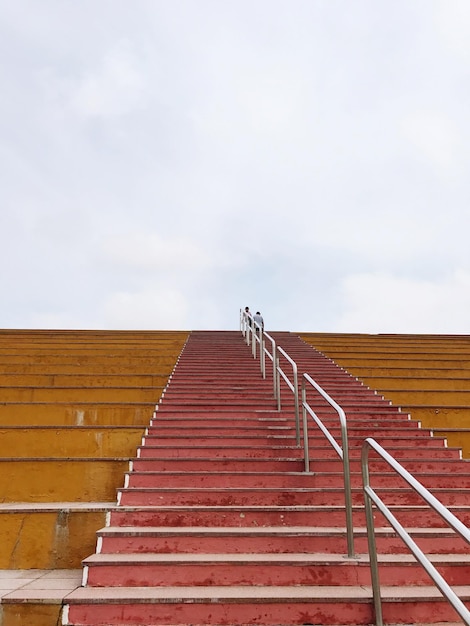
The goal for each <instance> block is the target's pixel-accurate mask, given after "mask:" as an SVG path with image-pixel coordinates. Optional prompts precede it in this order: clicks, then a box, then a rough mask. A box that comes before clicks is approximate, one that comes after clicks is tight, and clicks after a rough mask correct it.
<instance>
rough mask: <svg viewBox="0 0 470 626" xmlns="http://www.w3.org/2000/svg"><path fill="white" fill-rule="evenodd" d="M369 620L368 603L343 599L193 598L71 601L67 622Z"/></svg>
mask: <svg viewBox="0 0 470 626" xmlns="http://www.w3.org/2000/svg"><path fill="white" fill-rule="evenodd" d="M372 621H373V610H372V603H371V602H370V601H369V602H360V601H359V602H354V601H348V600H346V601H344V602H343V603H340V602H339V601H337V602H326V601H325V602H305V601H303V602H298V601H297V600H296V598H295V597H294V598H292V599H289V600H288V601H286V602H276V601H275V600H272V601H270V602H256V603H250V602H241V601H238V602H237V601H232V602H224V601H221V600H219V601H214V602H209V603H207V602H201V601H199V600H198V599H197V598H196V599H194V600H193V601H186V602H182V603H181V602H171V601H170V602H167V603H164V602H162V603H160V604H153V603H152V604H150V603H146V604H131V603H129V604H88V605H87V604H82V605H71V606H70V610H69V619H68V623H69V624H80V625H83V626H88V625H89V626H109V624H120V625H121V626H127V625H128V626H136V625H140V624H152V626H160V625H162V626H164V625H168V624H180V625H181V626H185V625H188V626H189V625H193V624H206V625H208V626H209V625H212V624H213V625H220V624H237V625H238V626H245V625H251V624H265V625H267V626H271V625H272V626H274V625H277V626H279V624H292V625H295V624H299V625H301V624H306V623H309V624H344V625H345V626H346V625H349V624H351V625H353V624H370V623H372Z"/></svg>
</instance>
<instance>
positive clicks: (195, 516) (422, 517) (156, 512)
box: [109, 504, 470, 528]
mask: <svg viewBox="0 0 470 626" xmlns="http://www.w3.org/2000/svg"><path fill="white" fill-rule="evenodd" d="M449 508H450V510H451V511H452V512H453V513H454V515H456V517H458V519H459V520H460V521H461V522H462V523H463V524H465V525H466V526H470V505H468V504H458V505H450V507H449ZM390 509H391V511H392V513H393V514H394V515H395V516H397V518H398V519H399V520H400V522H401V523H402V524H403V525H405V526H410V527H411V526H418V525H419V526H423V527H427V528H442V527H444V526H445V524H444V522H443V520H442V518H441V517H440V516H439V515H438V514H437V513H434V514H430V510H429V507H427V506H424V505H423V504H420V505H416V504H415V505H411V506H410V505H403V504H398V505H397V504H395V505H391V507H390ZM377 517H378V518H379V519H380V517H381V516H380V515H379V514H377ZM353 521H354V525H355V527H357V526H363V525H364V524H365V515H364V507H363V505H362V504H357V505H353ZM109 523H110V525H111V526H136V525H139V526H141V527H146V526H171V527H178V526H186V525H188V524H189V525H191V526H213V527H217V528H220V527H227V526H233V527H240V528H245V527H255V528H261V527H264V526H284V527H288V526H303V525H309V526H312V527H324V526H344V523H345V511H344V507H343V506H342V505H331V504H328V505H324V506H321V505H320V506H312V505H297V506H290V505H286V506H283V505H262V506H256V505H252V506H234V505H214V506H206V505H194V506H190V507H187V506H184V505H183V506H180V505H173V506H163V505H154V506H139V505H137V506H120V507H118V508H116V509H113V510H112V511H111V512H110V522H109ZM380 525H385V526H387V525H388V524H387V523H385V522H384V520H382V521H381V522H380Z"/></svg>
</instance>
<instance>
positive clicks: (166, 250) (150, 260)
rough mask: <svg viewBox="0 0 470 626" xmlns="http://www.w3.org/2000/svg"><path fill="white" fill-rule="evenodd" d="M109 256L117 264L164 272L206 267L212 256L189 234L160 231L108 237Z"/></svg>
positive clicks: (105, 244) (106, 252)
mask: <svg viewBox="0 0 470 626" xmlns="http://www.w3.org/2000/svg"><path fill="white" fill-rule="evenodd" d="M102 246H103V255H104V257H105V259H106V260H107V261H108V262H109V263H112V264H114V265H115V266H116V267H120V266H124V267H127V268H130V269H137V270H146V271H155V270H158V271H160V272H165V271H172V272H185V271H187V272H188V271H193V272H197V271H202V270H206V269H207V268H208V267H209V266H210V263H211V259H210V257H209V255H208V254H207V253H206V251H205V250H204V249H203V247H202V246H201V245H199V244H198V243H197V241H194V240H192V239H191V238H190V237H189V236H184V237H169V236H161V235H158V234H156V233H152V232H149V233H143V232H130V233H127V234H126V235H118V236H114V237H110V238H106V239H105V240H104V241H103V243H102Z"/></svg>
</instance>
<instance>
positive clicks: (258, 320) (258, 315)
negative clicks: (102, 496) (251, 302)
mask: <svg viewBox="0 0 470 626" xmlns="http://www.w3.org/2000/svg"><path fill="white" fill-rule="evenodd" d="M253 319H254V320H255V322H256V323H257V324H258V325H259V326H260V328H261V330H262V331H263V330H264V320H263V316H262V315H261V313H260V312H259V311H256V313H255V314H254V315H253Z"/></svg>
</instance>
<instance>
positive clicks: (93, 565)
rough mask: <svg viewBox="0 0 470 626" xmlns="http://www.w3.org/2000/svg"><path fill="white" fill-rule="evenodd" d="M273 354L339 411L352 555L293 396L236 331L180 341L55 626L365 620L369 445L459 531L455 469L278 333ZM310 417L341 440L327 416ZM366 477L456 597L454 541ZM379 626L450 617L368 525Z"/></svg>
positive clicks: (462, 503)
mask: <svg viewBox="0 0 470 626" xmlns="http://www.w3.org/2000/svg"><path fill="white" fill-rule="evenodd" d="M273 336H274V338H275V339H276V341H277V343H278V345H280V346H281V347H282V348H283V349H284V350H285V351H286V352H287V353H288V354H289V355H290V356H291V357H292V358H293V359H294V360H295V361H296V362H297V364H298V366H299V371H300V372H308V373H309V374H310V375H311V376H312V378H314V379H315V380H316V381H318V383H319V384H320V385H321V386H322V387H323V388H324V389H325V390H326V391H327V392H328V393H329V394H330V395H331V396H332V397H333V398H334V399H335V400H336V401H337V402H338V403H339V404H340V405H341V406H342V407H343V408H344V410H345V412H346V414H347V416H348V427H349V435H350V452H351V471H352V486H353V494H352V496H353V519H354V526H355V552H356V554H355V556H354V557H352V558H348V557H347V556H346V554H347V546H346V530H345V510H344V494H343V490H342V467H341V464H340V461H339V460H338V458H337V457H336V456H335V455H334V452H333V450H332V449H331V448H330V447H329V446H327V445H326V440H325V439H324V438H323V437H320V436H319V434H318V432H317V431H315V429H314V428H312V430H311V433H310V437H309V440H310V456H311V459H312V463H311V470H312V473H310V474H305V473H303V471H302V470H303V461H302V458H301V450H300V449H299V448H297V447H296V445H295V425H294V416H293V405H292V396H291V394H290V395H289V393H288V392H287V391H283V398H282V410H281V412H278V411H277V410H276V406H275V402H274V399H273V393H272V381H271V380H263V379H262V378H261V376H260V373H259V366H258V363H257V362H255V361H254V360H253V359H252V357H251V354H250V351H249V349H248V347H247V346H246V345H245V344H244V342H243V340H242V337H241V334H240V333H238V332H193V333H191V335H190V337H189V340H188V342H187V344H186V346H185V348H184V350H183V352H182V354H181V357H180V359H179V361H178V363H177V366H176V368H175V370H174V372H173V375H172V377H171V379H170V384H169V385H168V387H167V389H166V391H165V392H164V395H163V400H162V402H161V403H160V405H159V410H158V411H156V412H155V414H154V417H153V419H152V421H151V424H150V426H149V428H148V431H147V433H146V435H145V437H144V440H143V442H142V446H141V447H140V448H139V450H138V455H137V458H136V459H135V460H134V461H133V462H132V463H131V467H130V471H129V472H128V473H127V474H126V478H125V484H124V487H123V488H122V489H120V490H119V493H118V507H117V508H116V509H115V510H113V511H112V512H111V514H110V518H109V523H108V525H107V526H106V527H105V528H103V529H102V530H100V531H99V532H98V541H97V551H96V554H94V555H92V556H90V557H89V558H87V559H86V560H85V561H84V570H83V571H84V586H83V587H80V588H78V589H76V590H75V591H74V592H72V593H71V594H70V595H69V596H68V597H67V599H66V606H65V607H64V613H63V624H65V625H68V626H72V625H75V626H79V625H80V626H84V625H90V626H91V625H94V626H98V625H101V626H104V625H108V626H109V625H116V626H117V625H120V626H123V625H131V626H137V625H141V624H145V625H147V626H150V625H157V624H158V625H164V624H166V625H170V624H188V625H189V624H219V625H220V624H243V625H245V624H270V625H275V624H276V625H279V624H370V623H373V622H374V614H373V604H372V594H371V589H370V574H369V567H368V559H367V538H366V532H365V519H364V512H363V495H362V489H361V476H360V461H359V458H360V447H361V445H362V441H363V440H364V438H365V437H367V436H372V437H375V438H376V440H377V441H378V442H379V443H380V444H382V445H383V446H384V447H385V448H386V449H387V450H388V451H389V452H390V453H391V454H393V455H394V456H395V457H396V458H397V459H398V460H399V461H400V462H401V463H402V464H403V465H404V467H405V468H406V469H408V470H409V471H411V472H413V474H414V475H415V476H416V477H417V478H418V480H420V481H421V482H422V483H423V484H424V485H425V486H427V487H428V488H430V489H432V491H433V493H434V494H435V495H436V496H437V497H438V498H439V499H441V501H442V502H443V503H444V504H446V505H448V506H450V508H451V509H452V511H453V512H454V513H455V514H456V515H457V516H458V517H459V518H460V519H461V520H462V521H463V522H464V523H465V524H467V525H468V524H469V522H470V509H469V505H468V495H467V491H466V490H467V488H468V486H469V484H470V473H469V471H468V465H467V463H466V462H465V461H462V460H461V459H460V451H459V450H458V449H450V448H447V447H446V446H445V440H444V439H438V438H432V437H430V432H429V431H427V430H425V429H421V428H419V425H418V423H417V422H413V421H411V420H410V419H409V418H408V416H407V415H405V414H402V413H400V411H399V410H398V409H397V408H394V407H393V406H391V405H390V403H389V402H387V401H386V400H384V399H383V398H382V397H380V396H378V395H376V394H375V393H374V392H373V391H370V390H369V389H368V388H366V387H364V386H363V385H361V383H359V382H358V381H357V380H356V379H354V378H352V377H351V376H349V375H348V374H346V373H345V372H344V371H342V370H341V369H340V368H338V367H337V366H336V365H335V364H334V363H333V362H332V361H330V360H329V359H327V358H325V357H324V356H322V355H321V354H320V353H318V352H317V351H315V350H314V349H312V348H311V347H309V346H308V345H306V344H305V343H304V342H302V341H301V340H300V339H299V338H298V337H296V336H294V335H291V334H289V333H273ZM309 402H310V404H311V405H312V406H313V408H314V410H315V411H316V413H317V414H318V415H319V416H320V417H321V418H322V419H323V420H324V422H325V423H327V424H328V425H329V428H330V430H331V432H332V433H334V434H335V436H336V438H337V439H339V424H338V420H337V417H336V414H334V413H332V412H331V409H330V408H329V407H328V406H327V405H325V403H324V401H323V400H321V399H319V398H318V400H315V398H311V399H310V400H309ZM371 471H372V472H373V483H374V486H375V487H380V495H381V497H382V498H383V499H384V500H386V502H387V503H389V504H390V505H391V508H392V510H393V512H394V513H395V515H396V516H397V517H398V518H399V520H400V521H401V523H402V524H403V525H404V526H405V527H407V528H408V529H410V530H411V532H412V535H413V537H414V538H415V540H416V541H417V542H418V543H419V545H420V546H421V547H422V549H423V550H424V551H425V552H427V553H428V554H430V555H431V556H430V558H431V560H432V561H433V562H435V563H436V564H438V568H439V571H440V572H441V573H442V574H443V575H444V576H445V577H446V579H447V580H448V581H449V582H450V584H452V585H453V586H454V588H455V589H456V590H457V591H458V593H459V595H460V596H461V598H462V599H463V600H464V601H468V600H469V599H470V587H469V586H466V583H467V581H469V580H470V557H469V555H468V549H467V546H466V545H462V542H461V541H460V540H458V539H456V538H455V537H454V536H453V534H452V533H451V532H450V531H448V530H447V529H445V528H443V524H442V522H441V521H440V518H438V517H437V516H433V514H431V513H430V512H428V510H427V509H426V508H425V507H424V506H423V505H422V504H421V502H420V501H419V500H417V498H416V496H415V495H414V494H413V493H412V492H410V491H408V490H407V489H405V488H404V486H403V485H402V484H401V483H400V482H398V479H397V478H395V475H393V474H391V473H389V472H388V471H387V470H386V468H384V466H383V464H382V463H381V462H380V461H378V460H372V462H371ZM377 526H378V527H379V530H378V550H379V555H380V556H379V559H380V576H381V582H382V586H383V596H384V606H383V613H384V620H385V622H386V623H389V624H391V623H401V624H403V623H407V624H411V623H438V622H451V621H456V615H455V613H454V612H453V610H452V609H451V608H450V607H449V606H448V604H447V603H446V602H445V601H444V600H443V599H442V598H441V596H440V594H439V593H438V592H437V591H436V590H435V589H434V588H433V587H431V586H430V585H429V581H428V578H427V575H426V574H425V572H424V571H423V570H422V569H421V568H420V567H419V566H418V565H417V564H416V562H415V560H414V558H413V557H411V556H410V555H409V554H408V553H407V551H406V548H405V547H404V546H403V545H402V544H401V542H400V540H399V539H398V538H397V537H396V536H395V534H394V533H393V532H392V531H391V530H390V528H388V527H387V525H386V524H385V523H383V524H381V523H380V521H378V523H377Z"/></svg>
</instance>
